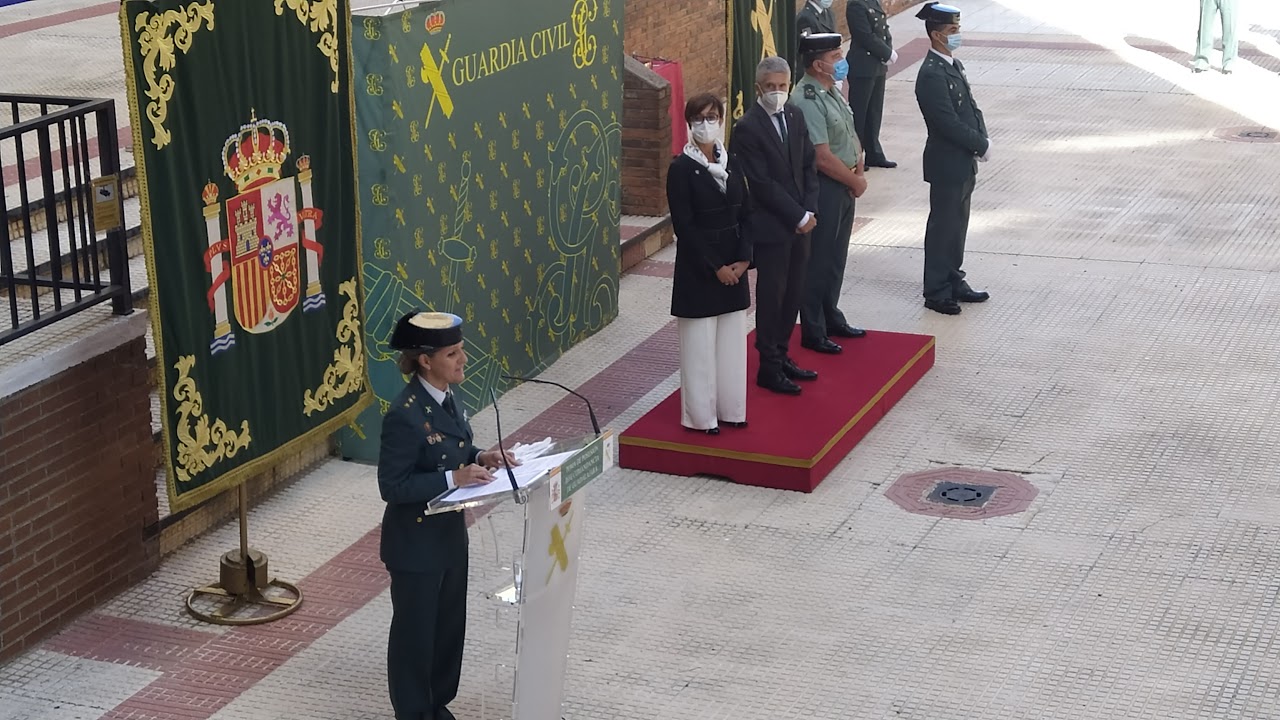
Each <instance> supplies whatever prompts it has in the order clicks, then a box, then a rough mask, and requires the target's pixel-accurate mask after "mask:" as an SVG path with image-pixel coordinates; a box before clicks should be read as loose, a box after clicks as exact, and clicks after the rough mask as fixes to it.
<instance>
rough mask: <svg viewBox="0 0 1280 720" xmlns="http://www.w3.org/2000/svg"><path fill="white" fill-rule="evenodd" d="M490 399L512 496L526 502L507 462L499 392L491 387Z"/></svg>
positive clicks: (499, 447)
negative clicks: (499, 412)
mask: <svg viewBox="0 0 1280 720" xmlns="http://www.w3.org/2000/svg"><path fill="white" fill-rule="evenodd" d="M489 399H490V400H493V424H494V429H496V430H497V431H498V452H499V453H500V454H501V456H502V458H501V460H502V467H504V468H506V470H507V479H508V480H510V481H511V497H512V498H514V499H515V501H516V503H517V504H524V501H525V498H524V497H523V496H521V494H520V484H519V483H517V482H516V474H515V473H514V472H512V471H511V463H509V462H507V448H506V444H505V443H504V442H503V441H502V418H501V417H500V416H499V415H498V394H497V393H495V392H494V391H493V388H492V387H490V388H489Z"/></svg>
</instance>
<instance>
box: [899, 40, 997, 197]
mask: <svg viewBox="0 0 1280 720" xmlns="http://www.w3.org/2000/svg"><path fill="white" fill-rule="evenodd" d="M916 102H917V103H919V105H920V113H921V114H922V115H924V124H925V126H926V127H927V128H928V130H929V139H928V140H926V141H925V144H924V179H925V182H930V183H934V182H939V183H964V182H967V181H969V180H970V179H972V178H973V176H974V175H976V174H977V172H978V162H977V159H978V157H979V156H981V155H983V154H984V153H986V152H987V148H988V147H989V146H990V141H989V140H988V139H987V138H988V135H987V123H986V120H984V119H983V117H982V111H981V110H979V109H978V104H977V103H975V102H974V101H973V92H972V91H971V90H970V88H969V80H968V78H966V77H965V74H964V65H962V64H961V63H960V61H959V60H955V61H954V62H953V63H949V62H947V61H946V59H945V58H944V57H942V56H941V55H939V54H938V53H936V52H934V51H930V52H929V53H928V54H927V55H926V56H925V58H924V62H923V63H921V64H920V72H919V74H918V75H917V76H916Z"/></svg>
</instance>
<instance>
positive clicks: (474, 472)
mask: <svg viewBox="0 0 1280 720" xmlns="http://www.w3.org/2000/svg"><path fill="white" fill-rule="evenodd" d="M477 459H478V458H477ZM491 482H493V473H491V472H489V471H488V470H486V469H484V468H483V467H481V466H479V465H476V464H474V463H473V464H471V465H468V466H466V467H464V468H459V469H457V470H454V471H453V484H454V485H455V486H457V487H472V486H474V485H488V484H489V483H491Z"/></svg>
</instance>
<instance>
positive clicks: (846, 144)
mask: <svg viewBox="0 0 1280 720" xmlns="http://www.w3.org/2000/svg"><path fill="white" fill-rule="evenodd" d="M791 104H792V105H795V106H796V107H797V108H799V109H800V112H802V113H804V122H805V125H807V126H808V127H809V140H810V141H812V142H813V144H814V145H827V146H829V148H830V149H831V152H832V153H833V154H834V155H835V156H836V157H838V158H840V159H841V160H842V161H844V163H845V165H848V166H849V167H851V168H852V167H856V166H857V164H858V159H859V158H860V157H861V156H862V144H861V143H859V142H858V134H857V132H855V131H854V127H853V111H852V110H850V109H849V103H847V102H845V101H844V98H842V97H840V95H839V93H837V92H836V90H835V88H830V89H828V88H825V87H823V86H822V83H820V82H818V80H816V79H815V78H813V77H812V76H810V75H805V76H804V77H803V78H801V80H800V82H798V83H796V86H795V87H794V88H792V90H791Z"/></svg>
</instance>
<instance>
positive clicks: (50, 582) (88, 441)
mask: <svg viewBox="0 0 1280 720" xmlns="http://www.w3.org/2000/svg"><path fill="white" fill-rule="evenodd" d="M144 343H145V341H144V339H143V338H142V337H141V335H139V336H138V337H136V338H135V339H133V340H130V341H128V342H126V343H124V344H122V345H119V346H117V347H116V348H114V349H113V350H109V351H107V352H106V353H104V354H102V355H99V356H97V357H91V358H88V359H87V361H86V362H83V363H81V364H79V365H76V366H74V367H71V368H68V369H67V370H65V371H63V372H61V373H60V374H58V375H56V376H54V377H52V378H50V379H48V380H45V381H43V382H40V383H38V384H36V385H32V386H31V387H28V388H26V389H24V390H21V391H19V392H18V393H16V394H14V395H9V396H7V397H0V660H4V659H6V658H9V657H12V656H13V655H15V654H17V653H18V652H20V651H22V650H23V649H24V648H27V647H30V646H32V645H33V644H35V642H36V641H38V640H39V639H40V638H42V637H43V636H45V635H47V634H49V633H50V632H52V631H53V630H55V629H56V628H57V627H58V626H59V625H61V624H62V623H63V622H65V621H67V620H69V619H71V618H72V617H74V616H75V615H77V614H79V613H81V612H84V611H86V610H88V609H90V608H92V607H93V606H94V605H96V604H98V603H101V602H103V601H105V600H107V599H109V598H110V597H112V596H113V595H115V594H116V593H118V592H119V591H121V590H123V589H124V588H126V587H128V586H129V585H131V584H133V583H136V582H138V581H140V580H142V579H143V578H145V577H146V576H147V575H148V574H149V573H150V572H151V571H152V570H153V569H154V568H155V567H156V565H157V564H158V562H159V544H158V539H157V532H158V528H157V510H156V488H155V454H154V453H155V451H154V447H153V445H152V438H151V425H150V419H149V418H150V403H149V400H148V393H149V389H150V385H151V375H150V373H149V371H148V369H147V362H146V349H145V345H144Z"/></svg>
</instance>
